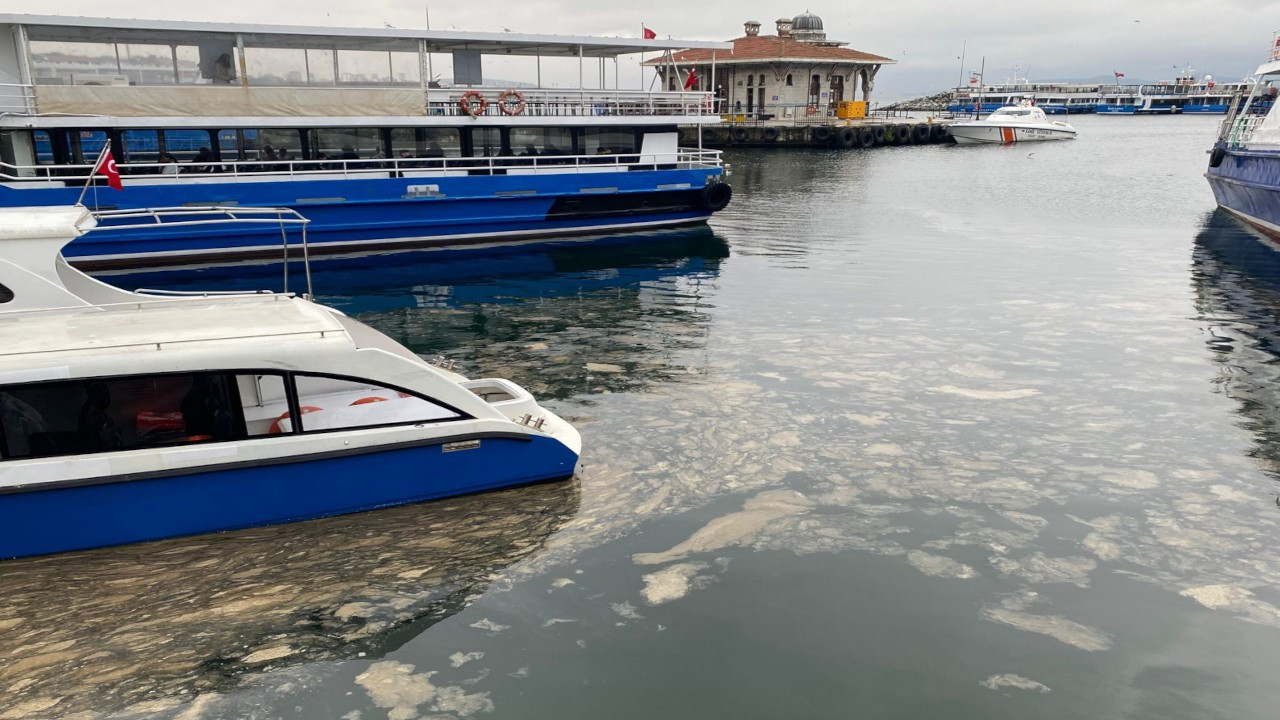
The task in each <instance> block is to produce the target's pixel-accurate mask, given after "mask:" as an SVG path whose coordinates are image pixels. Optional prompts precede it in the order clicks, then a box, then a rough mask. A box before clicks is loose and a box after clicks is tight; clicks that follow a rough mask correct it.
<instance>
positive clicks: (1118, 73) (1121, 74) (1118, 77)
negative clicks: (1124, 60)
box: [1111, 70, 1124, 80]
mask: <svg viewBox="0 0 1280 720" xmlns="http://www.w3.org/2000/svg"><path fill="white" fill-rule="evenodd" d="M1111 72H1112V73H1115V76H1116V79H1117V80H1119V79H1120V78H1122V77H1124V73H1122V72H1116V71H1115V70H1112V71H1111Z"/></svg>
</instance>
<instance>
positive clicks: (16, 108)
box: [0, 83, 36, 115]
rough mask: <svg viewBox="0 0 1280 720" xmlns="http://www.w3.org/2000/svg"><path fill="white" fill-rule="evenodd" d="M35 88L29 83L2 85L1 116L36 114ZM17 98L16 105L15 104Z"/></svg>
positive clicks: (0, 85)
mask: <svg viewBox="0 0 1280 720" xmlns="http://www.w3.org/2000/svg"><path fill="white" fill-rule="evenodd" d="M15 88H16V89H15ZM34 88H35V86H34V85H30V84H27V83H0V114H8V113H14V114H19V115H31V114H34V113H35V111H36V98H35V92H34ZM15 98H16V99H17V102H16V103H14V99H15Z"/></svg>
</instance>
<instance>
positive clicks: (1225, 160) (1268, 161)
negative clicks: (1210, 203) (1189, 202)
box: [1205, 143, 1280, 240]
mask: <svg viewBox="0 0 1280 720" xmlns="http://www.w3.org/2000/svg"><path fill="white" fill-rule="evenodd" d="M1215 163H1216V164H1215ZM1205 178H1206V179H1208V181H1209V187H1210V188H1212V189H1213V196H1214V199H1216V200H1217V202H1218V205H1219V207H1221V208H1222V209H1224V210H1226V211H1227V212H1229V213H1231V214H1232V215H1235V216H1236V217H1238V218H1240V219H1241V220H1243V221H1244V222H1246V223H1248V224H1249V225H1251V226H1253V227H1254V228H1256V229H1257V230H1259V231H1261V232H1262V233H1264V234H1265V235H1267V236H1268V237H1269V238H1271V239H1272V240H1280V150H1246V149H1231V148H1227V147H1225V145H1224V144H1223V143H1218V144H1217V145H1216V146H1215V147H1214V149H1213V151H1212V154H1211V155H1210V167H1209V170H1208V172H1206V173H1205Z"/></svg>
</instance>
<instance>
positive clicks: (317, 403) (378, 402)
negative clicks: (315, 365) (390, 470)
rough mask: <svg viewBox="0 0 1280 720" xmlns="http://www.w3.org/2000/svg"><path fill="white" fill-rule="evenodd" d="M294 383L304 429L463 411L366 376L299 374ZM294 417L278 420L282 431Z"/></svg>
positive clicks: (409, 420)
mask: <svg viewBox="0 0 1280 720" xmlns="http://www.w3.org/2000/svg"><path fill="white" fill-rule="evenodd" d="M293 377H294V385H295V387H296V388H297V393H298V407H299V409H300V410H301V412H302V418H301V426H302V432H317V431H323V430H351V429H355V428H364V427H378V426H382V425H404V424H417V423H424V422H438V421H441V420H456V419H458V418H461V417H462V415H461V413H459V412H457V411H456V410H452V409H450V408H447V407H445V406H443V405H439V404H437V403H434V402H431V401H430V400H427V399H425V398H421V397H418V396H416V395H411V394H409V393H406V392H402V391H399V390H394V389H392V388H388V387H383V386H381V385H378V384H377V383H372V382H368V381H365V380H350V379H343V378H334V377H327V376H322V375H305V374H296V375H294V376H293ZM292 431H293V424H292V418H291V417H287V418H283V419H281V420H280V421H279V432H285V433H287V432H292Z"/></svg>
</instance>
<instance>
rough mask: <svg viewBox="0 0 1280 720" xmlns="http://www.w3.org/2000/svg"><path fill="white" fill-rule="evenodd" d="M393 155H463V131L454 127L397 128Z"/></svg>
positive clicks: (407, 156)
mask: <svg viewBox="0 0 1280 720" xmlns="http://www.w3.org/2000/svg"><path fill="white" fill-rule="evenodd" d="M391 155H392V157H396V158H430V157H451V158H453V157H462V133H461V132H459V131H458V130H456V129H454V128H395V129H393V130H392V131H391Z"/></svg>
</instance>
